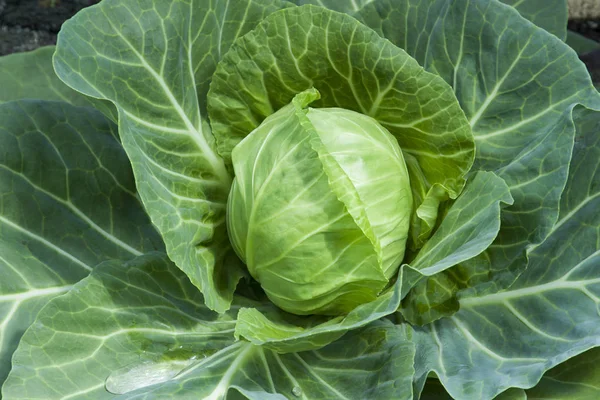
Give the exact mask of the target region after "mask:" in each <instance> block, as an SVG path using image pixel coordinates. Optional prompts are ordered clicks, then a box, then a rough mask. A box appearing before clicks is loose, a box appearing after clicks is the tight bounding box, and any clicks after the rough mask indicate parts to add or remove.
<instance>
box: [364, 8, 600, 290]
mask: <svg viewBox="0 0 600 400" xmlns="http://www.w3.org/2000/svg"><path fill="white" fill-rule="evenodd" d="M355 16H356V17H357V18H359V19H360V20H362V21H364V22H365V23H366V24H367V25H369V26H371V27H372V28H374V29H375V30H376V31H378V32H379V33H380V34H381V35H382V36H384V37H386V38H387V39H389V40H391V41H392V42H393V43H395V44H396V45H398V46H400V47H402V48H404V49H405V50H406V51H407V52H408V53H409V54H410V55H411V56H413V57H415V58H416V59H417V61H419V62H420V63H421V64H422V65H424V66H425V69H426V70H428V71H430V72H433V73H435V74H437V75H439V76H440V77H442V78H443V79H444V80H446V82H448V83H449V84H450V85H452V87H453V89H454V92H455V94H456V97H457V98H458V100H459V102H460V104H461V107H462V109H463V110H464V112H465V113H466V115H467V118H468V119H469V123H470V125H471V127H472V130H473V134H474V136H475V141H476V144H477V155H476V159H475V164H474V166H473V168H474V169H476V170H487V171H494V172H496V173H497V174H498V176H500V177H501V178H502V179H504V180H505V181H506V182H507V184H508V185H509V187H510V189H511V193H512V196H513V198H514V205H513V206H512V207H508V208H506V209H504V210H503V213H502V224H501V230H500V233H499V235H498V238H497V239H496V241H495V242H494V244H492V246H490V248H489V249H488V250H487V251H486V252H485V255H484V256H482V257H481V258H480V259H479V260H477V262H475V263H474V266H473V265H468V266H465V268H464V270H463V272H464V274H463V275H465V274H466V275H467V278H468V277H469V275H470V276H472V277H475V278H476V279H474V280H473V282H472V284H479V283H480V284H479V285H478V286H477V287H476V288H473V289H472V290H475V291H478V292H482V293H483V292H485V291H486V290H490V291H494V290H496V289H501V288H503V287H507V286H509V285H510V284H511V283H512V282H513V281H514V280H515V278H516V277H517V276H518V275H519V274H520V273H521V272H522V271H523V269H524V268H525V265H526V264H527V260H526V256H525V251H526V249H528V248H530V247H531V246H532V245H535V244H536V243H539V242H541V241H542V240H543V239H544V238H545V237H546V236H547V235H548V233H549V232H550V230H551V228H552V226H553V224H554V223H555V222H556V219H557V217H558V205H559V199H560V194H561V193H562V189H563V187H564V183H565V180H566V177H567V166H568V162H569V160H570V156H571V146H572V143H573V135H574V125H573V119H572V110H573V107H574V106H575V105H577V104H584V105H586V106H587V107H590V108H595V109H597V108H600V96H599V94H598V92H597V91H596V90H595V89H594V88H593V87H592V85H591V81H590V78H589V75H588V74H587V72H586V70H585V68H584V66H583V64H582V63H581V62H580V61H579V60H578V58H577V56H576V55H575V53H574V52H573V51H572V50H571V49H569V48H568V46H566V45H565V44H564V43H563V42H562V41H560V40H559V39H558V38H557V37H555V36H553V35H550V34H548V33H547V32H546V31H544V30H543V29H540V28H538V27H536V26H535V25H533V24H532V23H530V22H528V21H526V20H525V19H523V18H522V17H521V16H520V15H519V14H518V12H517V11H516V10H515V9H514V8H512V7H509V6H507V5H504V4H501V3H500V2H497V1H487V0H455V1H446V0H439V1H435V0H434V1H428V2H423V1H420V0H403V1H391V0H375V1H374V2H372V3H370V4H368V5H366V6H365V7H363V9H362V10H361V11H359V12H358V13H357V14H355ZM486 269H487V270H486ZM469 270H471V271H470V272H469ZM477 276H479V277H481V276H485V279H477ZM490 279H491V281H490ZM465 281H469V279H465Z"/></svg>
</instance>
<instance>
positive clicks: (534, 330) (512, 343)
mask: <svg viewBox="0 0 600 400" xmlns="http://www.w3.org/2000/svg"><path fill="white" fill-rule="evenodd" d="M580 112H581V114H580V115H578V117H577V122H578V132H577V137H576V143H575V149H574V154H573V159H572V162H571V165H570V172H569V179H568V182H567V186H566V188H565V192H564V194H563V196H562V199H561V213H560V216H559V220H558V222H557V223H556V225H555V226H554V227H553V228H552V231H551V233H550V236H549V237H548V238H547V239H546V240H545V241H544V242H543V243H542V244H541V245H539V246H538V247H536V248H535V249H534V250H533V251H532V252H531V253H530V254H529V257H530V264H529V266H528V268H527V269H526V270H525V272H524V273H523V274H522V275H521V276H520V277H519V278H518V279H517V280H516V282H515V283H514V284H513V286H511V288H510V289H508V290H505V291H500V292H496V293H490V294H487V295H482V296H478V297H467V298H462V299H461V300H460V307H461V309H460V311H459V312H458V313H456V314H455V315H453V316H452V317H450V318H445V319H442V320H440V321H438V322H435V323H433V324H430V325H428V326H426V327H423V328H416V337H417V343H418V344H417V353H419V352H423V354H427V356H426V359H424V360H422V361H423V362H422V363H421V364H420V365H419V366H418V367H417V376H421V377H422V376H424V374H426V373H427V372H428V371H429V370H434V371H435V372H436V374H437V375H438V376H439V377H440V379H441V381H442V382H443V383H444V386H445V387H446V388H447V389H448V391H449V392H450V393H451V394H452V395H453V396H455V397H457V398H461V399H463V398H464V399H471V398H473V399H487V398H491V397H493V396H494V395H495V394H497V393H499V392H501V391H503V390H505V389H506V388H508V387H510V386H515V387H521V388H529V387H532V386H534V385H535V384H536V383H537V381H538V380H539V379H540V377H541V376H542V374H543V373H544V371H546V370H548V369H550V368H552V367H553V366H555V365H557V364H559V363H560V362H562V361H564V360H565V359H568V358H570V357H572V356H574V355H576V354H578V353H581V352H584V351H586V350H588V349H590V348H592V347H595V346H598V345H600V313H599V311H598V303H599V302H600V248H599V243H600V231H599V230H598V226H600V214H599V213H598V212H597V210H598V209H599V207H600V192H599V190H600V184H599V183H600V165H599V163H598V160H600V136H598V134H597V133H598V129H599V127H600V114H599V113H598V112H593V111H588V110H582V111H580ZM506 332H510V334H506ZM524 343H527V344H530V345H528V346H523V344H524ZM533 344H535V345H533ZM432 349H436V350H435V351H432Z"/></svg>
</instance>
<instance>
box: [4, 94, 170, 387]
mask: <svg viewBox="0 0 600 400" xmlns="http://www.w3.org/2000/svg"><path fill="white" fill-rule="evenodd" d="M115 136H116V126H115V125H114V124H113V123H112V122H110V121H109V120H107V119H106V118H105V117H103V116H102V114H100V113H99V112H97V111H95V110H92V109H90V108H80V107H74V106H71V105H68V104H66V103H57V102H48V101H30V100H28V101H25V100H24V101H19V102H9V103H5V104H2V105H0V382H2V381H3V380H4V378H5V377H6V375H7V374H8V371H9V370H10V359H11V355H12V353H13V351H14V350H15V348H16V347H17V344H18V342H19V339H20V337H21V335H22V334H23V332H24V330H25V329H27V327H28V326H29V325H30V324H31V323H32V322H33V320H34V319H35V317H36V314H37V312H38V311H39V309H40V308H41V307H42V306H43V305H45V304H46V303H47V302H48V301H49V299H51V298H52V297H54V296H56V295H59V294H62V293H64V292H66V291H67V290H69V289H70V288H71V286H72V285H73V284H74V283H76V282H77V281H79V280H80V279H82V278H84V277H85V276H87V275H88V273H89V272H90V271H91V270H92V268H93V267H94V266H95V265H96V264H98V263H99V262H101V261H104V260H109V259H118V260H127V259H130V258H133V257H135V256H137V255H139V254H141V253H142V252H144V251H150V250H160V249H162V247H163V244H162V242H161V240H160V236H159V235H158V234H157V232H156V231H155V230H154V228H153V227H152V225H151V224H150V220H149V218H148V216H147V215H146V213H145V212H144V210H143V208H142V205H141V204H140V202H139V201H138V199H137V197H136V193H135V184H134V181H133V175H132V173H131V168H130V166H129V161H128V160H127V156H126V155H125V152H124V151H123V148H122V147H121V145H120V144H119V142H118V141H117V140H116V139H115Z"/></svg>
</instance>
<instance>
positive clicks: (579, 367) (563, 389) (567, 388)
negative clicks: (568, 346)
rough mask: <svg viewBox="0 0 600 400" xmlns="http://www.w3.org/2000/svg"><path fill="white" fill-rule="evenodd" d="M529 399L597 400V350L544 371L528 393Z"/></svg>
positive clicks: (599, 393)
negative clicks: (540, 378)
mask: <svg viewBox="0 0 600 400" xmlns="http://www.w3.org/2000/svg"><path fill="white" fill-rule="evenodd" d="M527 398H528V399H530V400H536V399H540V400H541V399H547V400H596V399H598V398H600V348H595V349H592V350H588V351H586V352H585V353H583V354H580V355H578V356H576V357H573V358H571V359H570V360H568V361H565V362H564V363H562V364H559V365H557V366H556V367H554V368H552V369H551V370H550V371H548V372H546V373H545V374H544V376H543V377H542V380H541V381H540V382H539V383H538V384H537V385H536V386H535V387H534V388H532V389H529V390H527Z"/></svg>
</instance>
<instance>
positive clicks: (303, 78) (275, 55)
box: [208, 6, 474, 248]
mask: <svg viewBox="0 0 600 400" xmlns="http://www.w3.org/2000/svg"><path fill="white" fill-rule="evenodd" d="M307 27H310V29H308V28H307ZM383 77H385V78H383ZM311 87H314V88H316V89H317V90H318V91H319V92H320V93H321V100H320V101H318V102H315V103H314V106H315V107H340V108H344V109H348V110H353V111H357V112H359V113H362V114H365V115H368V116H370V117H373V118H374V119H375V120H377V121H378V122H379V123H380V124H381V125H383V126H384V127H385V128H387V129H388V131H390V133H391V134H392V135H394V136H395V137H396V139H397V140H398V143H399V144H400V147H401V149H402V151H403V153H404V157H405V159H406V162H407V166H408V169H409V173H410V179H411V188H412V190H413V201H414V204H415V207H414V215H413V220H412V224H411V230H412V234H411V235H412V239H413V240H412V242H413V243H412V246H413V247H415V248H418V247H420V246H421V245H422V244H423V242H424V240H425V239H426V238H427V237H429V235H430V234H431V232H432V230H433V227H434V225H435V222H436V219H437V210H438V205H439V202H440V201H442V200H446V199H448V197H450V198H456V197H457V196H458V194H459V193H460V191H461V190H462V187H463V185H464V175H465V174H466V173H467V172H468V170H469V169H470V167H471V164H472V160H473V155H474V145H473V141H472V135H471V132H470V130H469V127H468V124H467V121H466V120H465V117H464V113H463V112H462V110H461V109H460V107H459V105H458V103H457V102H456V99H455V97H454V96H453V94H452V91H451V89H450V88H449V87H448V85H447V84H446V83H445V82H443V81H442V80H441V79H439V78H438V77H437V76H435V75H433V74H429V73H427V72H425V71H423V69H422V68H421V67H420V66H419V65H418V64H417V63H416V62H415V60H413V59H412V58H411V57H410V56H408V55H407V54H406V52H404V51H403V50H401V49H399V48H397V47H395V46H393V45H392V44H391V43H390V42H389V41H386V40H384V39H382V38H381V37H379V36H378V35H377V34H376V33H375V32H374V31H372V30H371V29H369V28H367V27H365V26H364V25H362V24H360V23H359V22H357V21H356V20H355V19H353V18H351V17H349V16H347V15H345V14H340V13H337V12H333V11H330V10H327V9H324V8H322V7H316V6H302V7H295V8H289V9H286V10H283V11H281V12H278V13H275V14H273V15H271V16H269V17H267V18H265V20H263V21H262V22H261V23H260V24H259V25H258V26H257V28H256V29H255V30H253V31H251V32H250V33H248V34H247V35H245V36H244V37H242V38H240V40H239V41H238V42H236V43H235V44H234V45H233V46H232V48H231V50H230V51H229V52H228V53H227V55H226V56H225V57H224V58H223V60H222V61H221V63H220V64H219V66H218V68H217V70H216V72H215V75H214V76H213V82H212V84H211V89H210V92H209V97H208V101H209V113H210V121H211V124H212V127H213V130H214V134H215V137H216V139H217V144H218V147H219V152H220V154H221V155H223V156H224V157H225V159H226V160H227V162H229V160H230V153H231V151H232V149H233V148H234V147H235V145H237V143H239V142H240V141H241V140H242V139H243V138H244V137H245V136H246V135H248V134H249V133H250V132H251V131H252V130H253V129H255V128H256V127H257V126H258V125H259V124H260V122H261V121H262V120H264V119H265V118H266V117H267V116H269V115H271V114H272V113H273V112H274V111H276V110H278V109H279V108H281V107H283V106H285V105H287V104H288V103H289V102H290V101H291V100H292V98H293V97H294V95H296V94H297V93H299V92H302V91H304V90H307V89H309V88H311ZM411 160H412V161H411Z"/></svg>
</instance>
